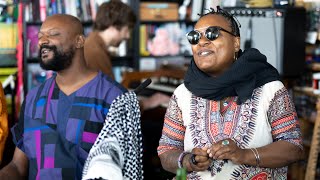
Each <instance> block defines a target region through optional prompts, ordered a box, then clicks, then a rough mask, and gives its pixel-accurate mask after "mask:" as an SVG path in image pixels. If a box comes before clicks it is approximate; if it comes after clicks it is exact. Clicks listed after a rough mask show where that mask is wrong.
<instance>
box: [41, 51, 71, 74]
mask: <svg viewBox="0 0 320 180" xmlns="http://www.w3.org/2000/svg"><path fill="white" fill-rule="evenodd" d="M43 48H46V49H49V50H51V51H52V52H53V58H51V59H48V60H47V61H46V62H44V61H43V60H42V58H41V50H42V49H43ZM74 53H75V50H74V49H73V48H72V47H71V48H69V50H68V51H67V52H62V51H58V50H57V47H56V46H49V45H42V46H41V47H40V49H39V59H40V67H41V68H43V69H44V70H52V71H56V72H59V71H62V70H65V69H67V68H68V67H70V65H71V63H72V58H73V56H74Z"/></svg>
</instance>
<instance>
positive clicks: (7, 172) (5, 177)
mask: <svg viewBox="0 0 320 180" xmlns="http://www.w3.org/2000/svg"><path fill="white" fill-rule="evenodd" d="M0 179H2V180H21V179H26V177H25V176H23V175H21V174H20V173H19V170H18V168H17V166H16V165H15V164H14V163H13V162H10V163H9V164H8V165H7V166H5V167H4V168H2V169H1V170H0Z"/></svg>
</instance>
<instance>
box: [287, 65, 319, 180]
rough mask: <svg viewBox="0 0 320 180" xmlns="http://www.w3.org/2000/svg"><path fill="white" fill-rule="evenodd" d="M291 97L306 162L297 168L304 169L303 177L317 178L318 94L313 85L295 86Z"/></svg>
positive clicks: (313, 67)
mask: <svg viewBox="0 0 320 180" xmlns="http://www.w3.org/2000/svg"><path fill="white" fill-rule="evenodd" d="M309 67H310V68H312V69H316V68H318V67H320V66H319V64H318V63H313V64H310V65H309ZM313 86H314V84H313ZM293 98H294V102H295V105H296V110H297V114H298V117H299V119H300V127H301V133H302V138H303V146H304V148H305V160H306V163H300V167H299V168H298V170H301V169H304V170H303V171H300V173H303V174H304V175H303V177H304V178H305V179H312V178H313V177H316V179H317V177H318V175H316V174H317V173H316V172H317V171H319V165H318V156H319V148H318V147H319V140H320V132H319V131H320V127H319V124H320V101H319V99H320V94H319V92H318V91H317V89H315V87H306V86H304V87H303V86H295V87H294V88H293ZM296 166H298V165H296ZM302 167H303V168H302ZM299 179H301V178H299ZM313 179H314V178H313Z"/></svg>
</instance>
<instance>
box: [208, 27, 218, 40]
mask: <svg viewBox="0 0 320 180" xmlns="http://www.w3.org/2000/svg"><path fill="white" fill-rule="evenodd" d="M205 35H206V38H207V39H209V40H210V41H213V40H215V39H217V38H218V37H219V29H218V28H216V27H209V28H208V29H207V30H206V33H205Z"/></svg>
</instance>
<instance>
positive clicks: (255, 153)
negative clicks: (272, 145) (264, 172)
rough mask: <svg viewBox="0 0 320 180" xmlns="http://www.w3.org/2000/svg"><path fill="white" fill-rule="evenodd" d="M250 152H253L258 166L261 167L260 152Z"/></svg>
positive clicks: (253, 150) (254, 150)
mask: <svg viewBox="0 0 320 180" xmlns="http://www.w3.org/2000/svg"><path fill="white" fill-rule="evenodd" d="M250 150H251V151H252V152H253V154H254V157H255V158H256V166H257V167H259V166H260V156H259V153H258V150H257V149H256V148H250Z"/></svg>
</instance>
